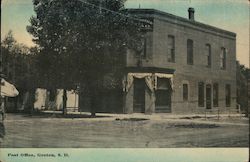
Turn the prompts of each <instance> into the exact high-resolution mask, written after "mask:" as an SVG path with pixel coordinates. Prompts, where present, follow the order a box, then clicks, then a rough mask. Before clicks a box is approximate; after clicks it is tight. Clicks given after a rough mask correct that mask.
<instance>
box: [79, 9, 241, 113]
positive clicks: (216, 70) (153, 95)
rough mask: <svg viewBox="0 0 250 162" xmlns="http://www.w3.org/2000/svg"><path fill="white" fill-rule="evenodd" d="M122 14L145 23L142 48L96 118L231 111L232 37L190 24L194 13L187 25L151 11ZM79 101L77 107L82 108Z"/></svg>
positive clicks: (129, 56) (127, 62)
mask: <svg viewBox="0 0 250 162" xmlns="http://www.w3.org/2000/svg"><path fill="white" fill-rule="evenodd" d="M127 11H128V12H129V13H130V14H131V16H136V17H137V18H140V19H141V20H144V22H146V23H145V25H143V28H144V33H143V35H144V39H143V40H142V43H143V44H144V48H142V49H141V50H139V51H141V52H139V53H138V52H135V51H133V50H127V53H126V55H125V57H124V58H123V59H125V60H124V62H125V67H124V69H125V70H124V78H123V81H122V82H123V89H122V90H121V89H120V90H117V91H113V92H105V93H107V94H105V95H104V99H102V100H100V104H101V108H100V110H97V112H121V113H145V114H151V113H155V112H166V113H167V112H171V113H201V112H205V111H206V110H208V111H211V110H220V111H221V112H222V111H224V112H225V111H229V110H233V109H236V64H235V62H236V34H235V33H232V32H229V31H226V30H222V29H219V28H216V27H213V26H210V25H206V24H203V23H199V22H197V21H195V19H194V9H193V8H189V10H188V16H189V19H186V18H182V17H178V16H175V15H172V14H168V13H165V12H161V11H158V10H154V9H127ZM81 100H82V101H81V102H82V103H83V104H80V105H84V104H86V103H87V100H86V98H83V99H81ZM80 107H81V109H82V108H83V109H84V110H87V109H86V108H88V106H80ZM84 110H82V111H84ZM87 111H88V110H87Z"/></svg>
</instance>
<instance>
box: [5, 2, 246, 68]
mask: <svg viewBox="0 0 250 162" xmlns="http://www.w3.org/2000/svg"><path fill="white" fill-rule="evenodd" d="M2 1H3V2H2V3H3V4H2V8H1V12H2V20H1V39H3V37H4V35H6V33H8V31H9V30H12V31H13V34H14V37H15V38H16V40H17V41H18V42H20V43H23V44H26V45H28V46H33V45H34V44H33V42H32V36H31V35H30V34H29V33H28V32H27V31H26V26H27V25H29V19H30V17H31V16H32V15H34V11H33V5H32V0H2ZM139 6H140V8H154V9H157V10H160V11H164V12H168V13H171V14H174V15H177V16H181V17H184V18H187V16H188V12H187V9H188V8H189V7H194V8H195V20H196V21H198V22H202V23H205V24H209V25H212V26H215V27H218V28H221V29H225V30H229V31H232V32H235V33H236V34H237V41H236V51H237V53H236V55H237V60H239V61H240V63H241V64H244V65H245V66H247V67H249V61H250V59H249V35H250V33H249V28H250V27H249V25H250V22H249V21H250V20H249V19H250V2H249V1H248V0H237V1H235V0H127V2H126V3H125V7H127V8H139Z"/></svg>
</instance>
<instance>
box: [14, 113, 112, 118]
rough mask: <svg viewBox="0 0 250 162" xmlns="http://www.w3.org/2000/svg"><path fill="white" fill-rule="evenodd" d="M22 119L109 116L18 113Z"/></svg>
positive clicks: (102, 116)
mask: <svg viewBox="0 0 250 162" xmlns="http://www.w3.org/2000/svg"><path fill="white" fill-rule="evenodd" d="M19 115H21V116H22V117H25V118H108V117H111V116H107V115H106V116H105V115H95V116H92V115H91V114H65V115H64V114H62V113H58V112H56V113H53V112H46V113H45V112H33V113H29V114H27V113H19Z"/></svg>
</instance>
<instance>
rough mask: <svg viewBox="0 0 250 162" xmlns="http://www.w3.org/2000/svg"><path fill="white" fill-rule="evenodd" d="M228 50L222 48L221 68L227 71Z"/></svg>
mask: <svg viewBox="0 0 250 162" xmlns="http://www.w3.org/2000/svg"><path fill="white" fill-rule="evenodd" d="M226 55H227V52H226V48H224V47H221V53H220V68H221V69H226Z"/></svg>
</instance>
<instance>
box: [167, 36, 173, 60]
mask: <svg viewBox="0 0 250 162" xmlns="http://www.w3.org/2000/svg"><path fill="white" fill-rule="evenodd" d="M168 62H175V38H174V36H172V35H169V36H168Z"/></svg>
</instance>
